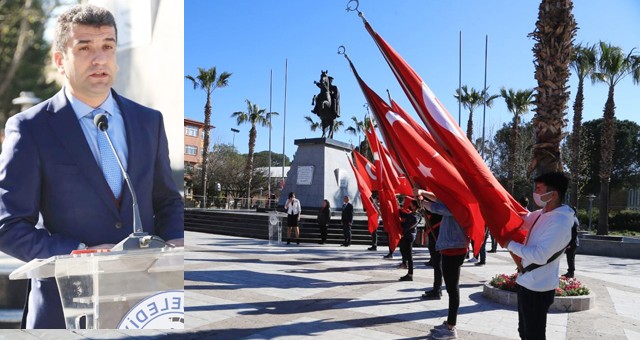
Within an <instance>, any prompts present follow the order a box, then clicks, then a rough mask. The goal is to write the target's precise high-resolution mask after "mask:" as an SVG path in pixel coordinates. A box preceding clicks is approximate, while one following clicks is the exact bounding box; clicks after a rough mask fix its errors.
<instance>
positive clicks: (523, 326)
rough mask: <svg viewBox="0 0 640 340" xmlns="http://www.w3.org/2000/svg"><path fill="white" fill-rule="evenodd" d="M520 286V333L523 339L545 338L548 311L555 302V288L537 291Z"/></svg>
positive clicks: (537, 339)
mask: <svg viewBox="0 0 640 340" xmlns="http://www.w3.org/2000/svg"><path fill="white" fill-rule="evenodd" d="M517 288H518V333H519V334H520V339H523V340H544V339H546V336H545V333H546V328H547V312H549V307H550V306H551V304H552V303H553V299H554V297H555V294H556V292H555V290H549V291H546V292H536V291H533V290H529V289H527V288H525V287H522V286H520V285H518V286H517Z"/></svg>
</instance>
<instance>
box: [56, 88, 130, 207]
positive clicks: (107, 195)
mask: <svg viewBox="0 0 640 340" xmlns="http://www.w3.org/2000/svg"><path fill="white" fill-rule="evenodd" d="M47 111H49V112H51V113H52V114H50V115H49V116H48V117H49V125H50V126H51V128H52V130H53V133H54V134H55V135H56V136H57V137H58V139H59V140H60V142H61V143H62V145H64V147H65V149H66V150H67V152H68V154H69V157H71V158H72V159H73V160H74V161H75V162H76V164H77V165H78V168H79V170H80V173H81V174H82V175H81V176H84V177H85V179H86V180H87V182H88V183H89V184H90V185H91V186H92V187H93V189H94V191H95V192H97V193H98V196H100V198H101V199H102V200H103V202H104V203H105V205H106V206H107V207H109V210H111V211H112V212H113V213H115V214H116V215H117V214H118V210H117V207H116V204H115V201H114V199H113V193H111V189H110V188H109V185H108V184H107V181H106V180H105V179H104V175H103V174H102V170H100V167H99V166H98V164H97V163H96V160H95V158H94V157H93V153H92V152H91V149H90V148H89V145H87V139H86V138H85V136H84V133H83V132H82V128H81V127H80V124H79V123H78V118H77V117H76V115H75V112H74V111H73V108H72V107H71V104H69V102H68V101H67V98H66V96H65V94H64V90H61V91H60V92H58V94H56V95H55V96H54V97H53V99H52V100H51V102H50V103H49V105H48V107H47Z"/></svg>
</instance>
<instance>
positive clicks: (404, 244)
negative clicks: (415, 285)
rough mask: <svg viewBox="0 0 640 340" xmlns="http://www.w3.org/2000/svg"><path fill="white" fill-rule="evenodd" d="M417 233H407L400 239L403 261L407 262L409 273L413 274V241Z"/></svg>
mask: <svg viewBox="0 0 640 340" xmlns="http://www.w3.org/2000/svg"><path fill="white" fill-rule="evenodd" d="M415 239H416V235H415V234H405V235H403V236H402V239H400V254H402V262H403V263H404V262H405V261H406V262H407V268H408V269H409V274H410V275H413V241H415Z"/></svg>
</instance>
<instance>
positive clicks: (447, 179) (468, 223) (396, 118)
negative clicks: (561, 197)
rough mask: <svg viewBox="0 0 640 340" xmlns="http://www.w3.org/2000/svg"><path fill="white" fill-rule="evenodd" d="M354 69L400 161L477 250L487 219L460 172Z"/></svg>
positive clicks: (476, 251) (482, 238)
mask: <svg viewBox="0 0 640 340" xmlns="http://www.w3.org/2000/svg"><path fill="white" fill-rule="evenodd" d="M349 64H350V66H351V69H352V71H353V73H354V75H355V77H356V79H357V80H358V83H359V84H360V87H361V89H362V92H363V93H364V95H365V97H366V98H367V101H368V102H369V107H370V108H371V111H372V112H373V114H374V116H375V117H376V120H377V122H378V128H379V129H380V130H381V131H384V135H385V136H386V137H387V138H389V139H390V141H391V143H390V145H393V150H394V151H395V153H396V155H397V156H398V158H399V159H400V160H401V164H402V165H403V166H404V170H405V171H406V173H407V175H408V176H410V178H411V181H412V182H413V183H415V184H416V185H418V186H419V187H421V188H425V189H426V188H429V190H431V191H432V192H433V193H434V194H435V195H436V197H438V199H439V200H440V201H442V203H444V205H446V206H447V208H448V209H449V211H451V213H452V214H453V217H454V218H455V219H456V221H457V222H458V223H459V224H460V226H461V227H462V229H463V230H464V231H465V234H466V235H467V236H468V237H469V238H470V239H472V240H473V241H474V253H475V254H476V255H477V253H478V252H479V251H480V246H481V245H482V243H483V242H484V227H485V226H484V219H483V218H482V214H481V213H480V208H479V205H478V202H477V200H476V198H475V196H474V195H473V194H472V193H471V191H470V190H469V188H468V186H467V185H466V183H465V182H464V180H463V179H462V177H461V176H460V174H459V173H458V171H457V170H456V169H455V168H454V167H453V165H451V164H450V163H449V162H448V161H447V160H446V159H444V158H443V157H442V155H440V154H439V153H438V152H437V151H436V150H435V149H434V148H433V147H432V146H431V145H429V143H428V142H427V140H425V139H424V138H422V137H421V135H420V134H419V133H418V132H416V131H415V130H414V128H413V127H412V126H411V124H409V123H408V122H407V121H406V120H405V119H404V118H403V117H402V116H401V115H399V114H398V113H396V112H394V110H393V109H392V108H391V107H389V105H388V104H387V103H385V102H384V100H382V98H380V96H378V95H377V94H376V93H375V92H374V91H373V90H372V89H371V88H370V87H369V86H368V85H367V84H366V83H365V82H364V81H363V80H362V78H360V76H359V74H358V72H357V71H356V70H355V67H354V66H353V64H351V62H349Z"/></svg>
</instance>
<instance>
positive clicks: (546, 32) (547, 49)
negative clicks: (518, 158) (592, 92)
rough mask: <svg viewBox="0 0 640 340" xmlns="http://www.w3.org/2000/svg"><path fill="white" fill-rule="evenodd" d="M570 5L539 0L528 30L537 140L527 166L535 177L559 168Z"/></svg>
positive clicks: (572, 27)
mask: <svg viewBox="0 0 640 340" xmlns="http://www.w3.org/2000/svg"><path fill="white" fill-rule="evenodd" d="M572 8H573V2H572V1H571V0H542V2H541V4H540V7H539V11H538V21H537V22H536V29H535V30H534V32H533V33H531V36H533V39H534V40H535V41H536V44H535V45H534V47H533V54H534V64H535V69H536V70H535V78H536V80H537V82H538V86H537V87H536V88H535V90H536V95H535V101H534V103H535V105H536V106H535V109H534V111H535V112H536V114H535V116H534V118H533V126H534V128H535V130H536V143H535V144H534V145H533V157H532V159H531V164H530V165H529V172H530V173H532V172H533V173H534V176H537V175H540V174H543V173H547V172H552V171H562V159H561V157H560V142H561V141H562V139H563V138H564V137H565V134H564V133H563V132H562V130H563V129H564V127H565V126H566V122H565V119H564V115H565V111H566V110H567V103H568V101H569V89H568V87H567V82H568V80H569V75H570V72H569V64H570V62H571V54H572V53H573V39H574V37H575V31H576V23H575V20H574V18H573V14H572V13H571V10H572Z"/></svg>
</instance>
